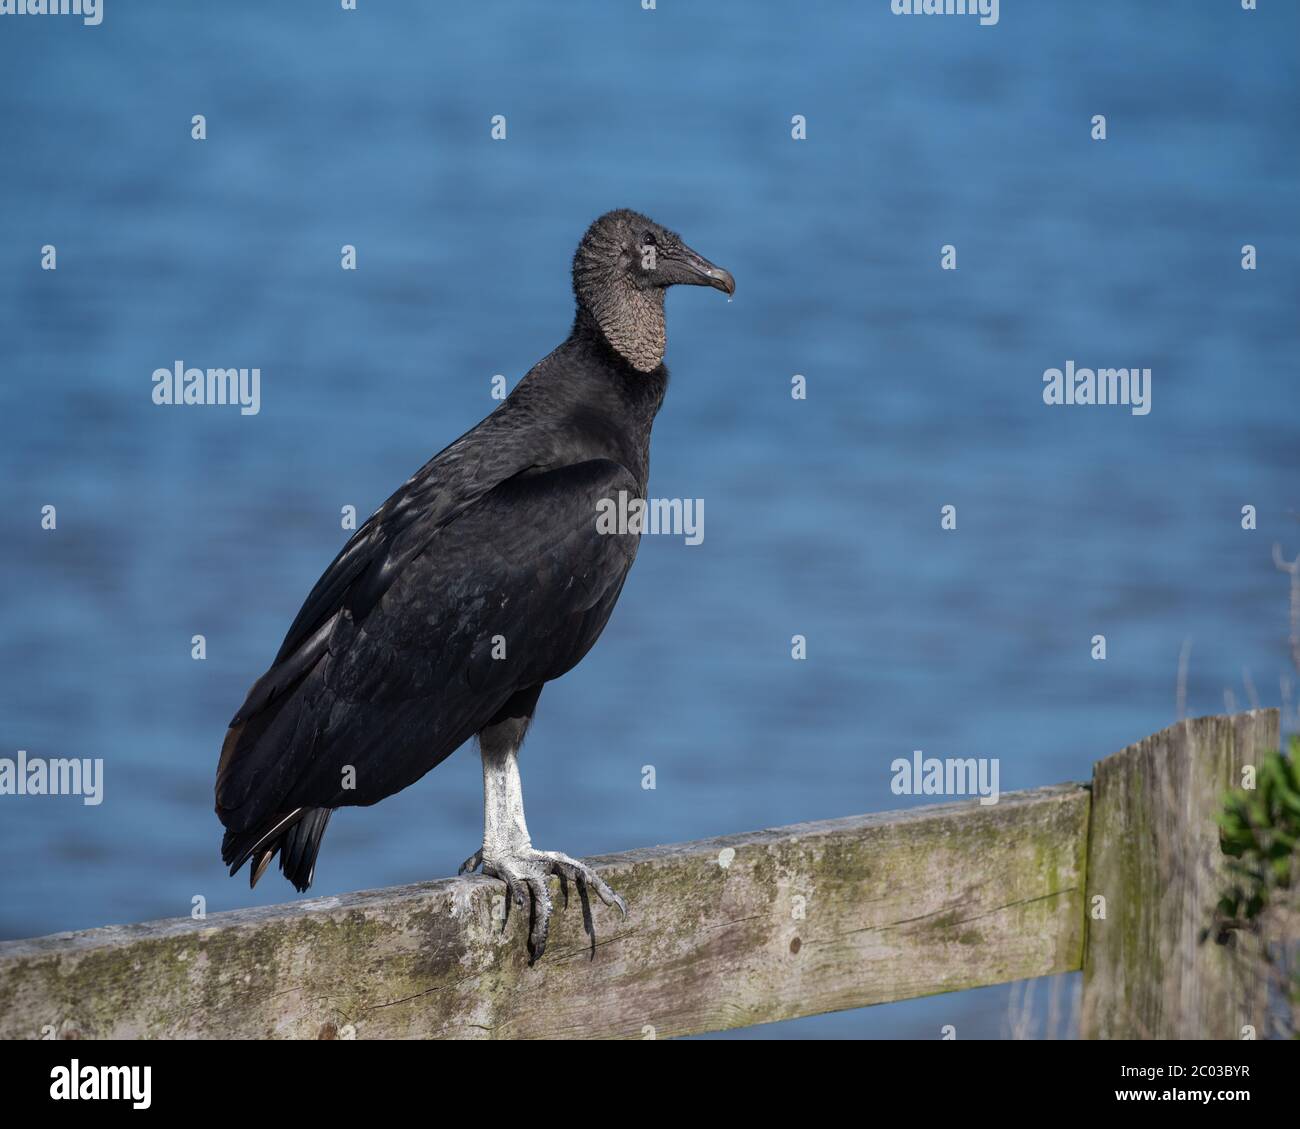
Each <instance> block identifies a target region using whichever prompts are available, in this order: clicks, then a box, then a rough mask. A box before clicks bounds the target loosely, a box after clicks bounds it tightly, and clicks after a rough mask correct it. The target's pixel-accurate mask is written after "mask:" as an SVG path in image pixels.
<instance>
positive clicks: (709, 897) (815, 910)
mask: <svg viewBox="0 0 1300 1129" xmlns="http://www.w3.org/2000/svg"><path fill="white" fill-rule="evenodd" d="M1088 811H1089V793H1088V791H1087V789H1086V788H1084V787H1083V786H1081V785H1058V786H1055V787H1050V788H1042V789H1037V790H1034V791H1029V792H1020V793H1011V794H1008V795H1005V796H1003V797H1002V799H1001V802H1000V803H998V804H996V805H992V806H987V807H984V806H980V805H979V804H978V803H975V802H969V803H960V804H948V805H944V806H940V807H931V808H919V809H914V810H912V811H907V812H899V813H893V814H878V815H863V816H854V817H851V818H848V819H839V820H830V821H826V822H821V823H808V824H797V825H795V826H792V827H783V828H778V829H775V830H769V831H761V832H755V833H752V834H746V835H737V836H731V837H727V838H720V839H712V840H706V841H702V842H697V843H687V844H683V845H679V846H671V847H656V848H652V849H647V850H637V851H630V852H627V853H626V854H621V855H611V856H607V857H605V858H604V859H601V860H593V861H595V862H596V863H597V865H598V867H599V869H600V870H601V871H602V873H603V874H604V876H605V877H606V879H607V880H608V881H610V882H611V883H612V884H613V885H614V886H615V887H616V888H618V889H619V890H620V891H621V892H622V893H624V894H625V895H626V897H627V899H628V902H629V907H630V917H629V919H628V920H627V921H626V922H623V921H621V920H620V919H619V918H618V917H617V916H616V915H615V914H612V913H611V912H610V911H607V910H605V908H604V907H603V906H599V905H597V906H596V907H595V918H596V928H597V942H598V943H597V945H596V946H595V948H594V950H593V949H592V948H591V947H590V946H589V944H588V942H587V941H586V939H585V937H584V935H583V932H582V925H581V914H580V912H579V907H578V904H577V898H576V896H575V897H574V899H573V904H572V905H571V906H570V907H569V908H568V909H567V910H565V911H562V912H558V913H557V915H556V918H555V920H554V922H553V924H552V931H551V942H550V947H549V949H548V950H547V953H546V955H545V956H544V957H543V959H542V960H541V961H540V962H539V963H538V965H537V966H536V967H533V968H529V967H528V965H527V962H526V959H525V954H524V939H523V930H524V928H525V926H526V922H525V921H524V917H525V916H526V915H521V914H518V913H516V914H512V915H511V920H510V923H509V925H508V926H507V928H506V930H505V932H504V934H503V933H502V931H501V929H500V924H499V920H494V916H493V914H494V907H498V912H499V907H500V906H501V904H502V900H501V897H500V890H501V887H500V884H499V883H496V882H494V881H492V880H489V879H485V878H471V879H459V880H450V881H440V882H430V883H426V884H421V885H417V886H407V887H401V888H397V889H391V890H379V891H372V892H368V893H361V894H354V895H350V896H347V897H343V898H320V899H314V900H311V901H304V902H300V903H297V904H293V905H287V906H277V907H273V908H269V909H258V910H241V911H236V912H233V913H224V914H215V915H213V916H212V917H210V918H209V919H208V920H207V921H206V922H204V923H194V922H190V921H188V920H184V921H171V922H158V923H152V924H145V925H131V926H121V927H110V928H106V929H95V930H91V931H89V932H86V933H76V934H60V935H56V936H54V937H46V938H41V939H38V940H34V941H19V942H10V943H7V944H3V945H0V1036H2V1037H5V1038H39V1037H40V1036H41V1033H42V1029H43V1027H45V1025H51V1026H52V1027H54V1028H55V1029H56V1030H57V1031H58V1032H59V1033H60V1034H62V1035H66V1036H71V1037H76V1036H79V1037H83V1038H95V1037H110V1036H114V1037H263V1036H287V1037H308V1038H316V1037H331V1036H334V1035H337V1034H342V1036H343V1037H349V1036H351V1035H354V1034H355V1036H356V1037H358V1038H367V1037H408V1036H430V1037H473V1038H483V1037H493V1036H496V1037H563V1036H584V1037H632V1038H644V1037H648V1036H650V1035H651V1034H653V1035H655V1036H658V1037H664V1036H670V1035H681V1034H687V1033H692V1032H700V1031H710V1030H721V1029H726V1028H732V1027H739V1026H745V1025H748V1024H754V1023H765V1022H770V1021H773V1020H779V1019H789V1018H793V1017H796V1016H803V1015H812V1014H816V1013H821V1012H828V1011H836V1010H840V1009H843V1008H851V1007H860V1006H863V1005H866V1004H875V1003H882V1002H886V1001H890V1000H900V999H907V998H910V997H914V996H921V995H928V994H932V993H936V992H949V991H956V990H959V989H964V988H974V987H977V986H981V985H987V984H996V983H1002V982H1006V981H1011V980H1019V979H1024V978H1027V977H1033V976H1042V975H1046V974H1048V973H1056V972H1065V971H1071V970H1074V969H1078V968H1079V967H1080V966H1081V962H1082V954H1083V943H1084V938H1083V931H1084V926H1083V901H1082V897H1083V893H1082V892H1083V886H1084V866H1085V855H1086V843H1087V824H1088ZM724 862H725V863H726V864H727V865H723V863H724Z"/></svg>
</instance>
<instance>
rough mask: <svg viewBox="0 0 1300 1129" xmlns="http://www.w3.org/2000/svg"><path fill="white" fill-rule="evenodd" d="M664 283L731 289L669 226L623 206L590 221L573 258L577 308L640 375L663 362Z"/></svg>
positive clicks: (731, 283) (723, 275)
mask: <svg viewBox="0 0 1300 1129" xmlns="http://www.w3.org/2000/svg"><path fill="white" fill-rule="evenodd" d="M670 286H712V287H714V288H715V289H717V290H721V291H722V292H723V293H724V294H734V293H735V290H736V280H735V279H734V278H732V277H731V273H730V272H729V271H725V270H723V269H722V268H721V267H717V266H714V265H713V264H712V263H711V262H709V261H708V260H707V259H705V258H704V257H703V256H701V255H699V254H697V253H696V252H695V251H692V250H691V248H689V247H688V246H686V244H685V243H683V242H682V239H681V236H679V235H678V234H677V233H676V232H675V231H669V230H668V229H667V228H666V227H663V226H662V225H660V224H657V223H655V221H654V220H652V219H650V218H649V217H648V216H643V215H641V214H640V213H639V212H633V211H629V210H627V209H626V208H620V209H619V210H617V211H614V212H606V213H605V214H604V215H603V216H601V217H600V219H598V220H596V222H595V223H593V224H592V225H591V226H590V227H589V228H588V229H587V234H586V235H584V236H583V237H582V242H581V243H579V244H578V251H577V254H575V255H574V256H573V292H574V294H575V295H576V296H577V299H578V305H579V307H580V308H581V309H584V310H586V311H587V312H589V313H590V314H591V315H592V317H593V318H594V319H595V321H596V324H597V325H598V326H599V327H600V331H601V332H602V333H603V334H604V335H605V339H606V340H607V341H608V342H609V343H610V345H612V346H613V347H614V349H616V350H617V351H618V352H619V353H620V354H622V356H623V357H625V358H626V359H627V361H628V362H629V363H630V364H631V365H632V367H633V368H635V369H637V370H638V371H640V372H652V371H654V369H656V368H658V366H659V364H660V363H661V362H662V361H663V358H664V348H665V346H666V344H667V338H666V334H665V328H664V291H665V290H667V289H668V287H670Z"/></svg>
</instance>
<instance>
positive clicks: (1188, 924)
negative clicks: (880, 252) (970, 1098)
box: [1080, 710, 1279, 1039]
mask: <svg viewBox="0 0 1300 1129" xmlns="http://www.w3.org/2000/svg"><path fill="white" fill-rule="evenodd" d="M1278 729H1279V719H1278V711H1277V710H1253V711H1251V712H1250V713H1242V714H1235V715H1233V716H1230V717H1223V716H1218V717H1201V718H1195V719H1191V720H1187V721H1182V722H1179V723H1178V724H1177V725H1173V726H1170V727H1169V728H1168V729H1165V730H1162V731H1161V732H1159V733H1157V734H1155V735H1154V736H1151V737H1147V738H1146V739H1145V740H1142V741H1139V742H1138V743H1137V744H1136V745H1130V746H1129V747H1128V748H1127V749H1123V750H1122V751H1120V752H1118V753H1115V754H1114V755H1113V756H1110V757H1107V758H1106V759H1105V760H1103V761H1100V762H1099V763H1098V764H1096V765H1095V766H1094V767H1093V776H1092V817H1091V821H1090V824H1089V835H1088V867H1087V887H1086V888H1087V897H1086V899H1085V906H1084V912H1085V914H1086V915H1087V942H1086V946H1085V952H1084V980H1083V1008H1082V1015H1081V1023H1080V1035H1081V1036H1082V1037H1083V1038H1085V1039H1123V1038H1130V1039H1240V1038H1242V1033H1243V1028H1244V1027H1245V1026H1246V1025H1253V1026H1256V1027H1257V1028H1258V1029H1259V1030H1261V1031H1262V1030H1263V1029H1264V1023H1263V1016H1262V1015H1260V1014H1259V1013H1258V1009H1259V998H1260V989H1259V985H1258V984H1257V982H1256V979H1257V973H1256V971H1255V970H1254V969H1253V968H1252V962H1250V961H1248V960H1239V959H1234V956H1235V955H1236V954H1235V953H1234V949H1233V948H1232V947H1230V946H1221V945H1217V944H1216V943H1215V942H1214V940H1213V939H1211V940H1209V941H1207V942H1205V943H1204V944H1201V943H1200V933H1201V930H1202V929H1204V928H1205V927H1206V926H1207V925H1209V924H1210V921H1211V917H1212V914H1213V910H1214V906H1215V904H1216V902H1217V901H1218V899H1219V896H1220V893H1221V890H1222V887H1223V884H1224V883H1223V869H1224V868H1223V863H1224V859H1223V856H1222V853H1221V851H1220V849H1219V834H1218V828H1217V824H1216V822H1215V816H1216V814H1217V812H1218V810H1219V807H1220V804H1221V802H1222V798H1223V794H1224V793H1225V792H1226V791H1227V790H1228V789H1229V788H1235V787H1240V786H1241V783H1242V780H1241V768H1242V766H1243V765H1246V764H1254V763H1257V761H1258V758H1259V756H1260V754H1261V753H1262V752H1264V751H1266V750H1269V749H1276V748H1277V747H1278ZM1103 899H1104V901H1103ZM1103 914H1104V916H1103ZM1236 943H1237V944H1244V943H1246V942H1245V940H1244V939H1239V940H1238V941H1237V942H1236Z"/></svg>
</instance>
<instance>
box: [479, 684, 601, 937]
mask: <svg viewBox="0 0 1300 1129" xmlns="http://www.w3.org/2000/svg"><path fill="white" fill-rule="evenodd" d="M535 702H536V696H535V695H534V696H533V697H532V701H530V702H528V709H527V714H526V715H525V716H523V717H518V716H516V717H508V716H507V717H501V718H500V720H497V721H496V722H495V724H492V725H489V726H488V727H487V728H485V729H484V730H483V731H482V732H481V733H480V734H479V750H480V752H481V753H482V757H483V846H482V847H481V848H480V849H479V850H477V851H475V852H474V854H472V855H471V856H470V857H469V858H467V859H466V860H465V862H464V863H463V864H462V865H461V868H460V873H461V874H465V873H467V872H469V871H472V870H474V869H475V868H476V867H478V866H479V865H482V867H483V873H484V874H487V875H490V876H492V877H494V878H499V879H501V881H502V882H504V883H505V884H506V891H507V895H508V898H507V903H506V904H507V916H508V914H509V903H510V901H513V902H514V903H515V905H516V906H518V907H519V908H520V909H522V908H523V907H524V899H525V895H526V896H527V897H528V899H529V900H530V901H531V903H532V921H531V926H530V928H529V933H528V952H529V956H530V958H531V959H532V960H534V961H535V960H537V959H538V958H540V957H541V955H542V953H543V952H544V951H545V949H546V937H547V933H548V931H549V928H550V923H551V913H552V912H553V910H554V906H553V905H552V903H551V894H550V890H549V889H548V885H549V884H548V879H549V878H550V876H551V875H552V874H554V875H558V876H559V879H560V886H561V889H563V891H564V896H565V902H566V904H567V901H568V884H567V880H568V879H572V880H573V882H574V884H575V885H576V886H577V888H578V893H579V895H580V896H581V898H582V901H583V908H584V913H583V919H584V924H585V925H586V926H587V929H588V932H590V931H591V918H590V910H589V908H588V906H587V900H586V890H587V887H590V888H591V889H593V890H595V891H596V894H597V896H598V897H599V898H600V900H601V901H602V902H604V903H605V904H606V905H607V906H617V907H618V908H619V910H620V911H621V912H622V914H623V916H624V917H626V916H627V904H626V903H625V902H624V901H623V899H622V898H621V897H619V896H618V894H616V893H614V891H613V890H611V889H610V888H609V886H608V885H606V884H605V882H604V881H603V880H602V879H601V877H600V876H599V875H598V874H597V873H596V872H595V871H594V870H592V869H591V867H589V866H587V865H586V864H585V863H582V862H579V861H578V860H577V859H573V858H570V857H569V856H568V855H566V854H563V853H561V852H560V851H539V850H537V849H536V848H534V847H533V843H532V839H531V838H529V835H528V824H527V822H526V821H525V819H524V793H523V786H522V784H521V782H520V779H519V747H520V745H521V744H522V743H523V737H524V732H525V731H526V730H527V728H528V722H529V721H530V720H531V715H532V706H533V704H535ZM504 712H506V711H503V713H504ZM499 717H500V715H499Z"/></svg>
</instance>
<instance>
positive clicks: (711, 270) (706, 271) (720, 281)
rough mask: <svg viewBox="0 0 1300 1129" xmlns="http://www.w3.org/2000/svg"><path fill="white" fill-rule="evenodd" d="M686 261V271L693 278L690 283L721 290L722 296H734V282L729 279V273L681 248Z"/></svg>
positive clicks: (700, 256)
mask: <svg viewBox="0 0 1300 1129" xmlns="http://www.w3.org/2000/svg"><path fill="white" fill-rule="evenodd" d="M682 250H683V253H684V255H685V259H686V267H687V269H688V270H689V271H690V272H691V273H692V274H693V275H694V276H695V277H694V279H692V281H693V282H694V283H695V284H696V285H697V286H712V287H713V288H714V289H715V290H721V291H722V292H723V293H724V294H734V293H735V292H736V280H735V279H734V278H732V277H731V271H729V270H724V269H723V268H722V267H715V266H714V265H713V264H712V263H711V262H709V260H708V259H706V258H705V257H704V256H703V255H698V254H696V253H695V252H694V251H692V250H691V249H690V248H689V247H684V248H682Z"/></svg>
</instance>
